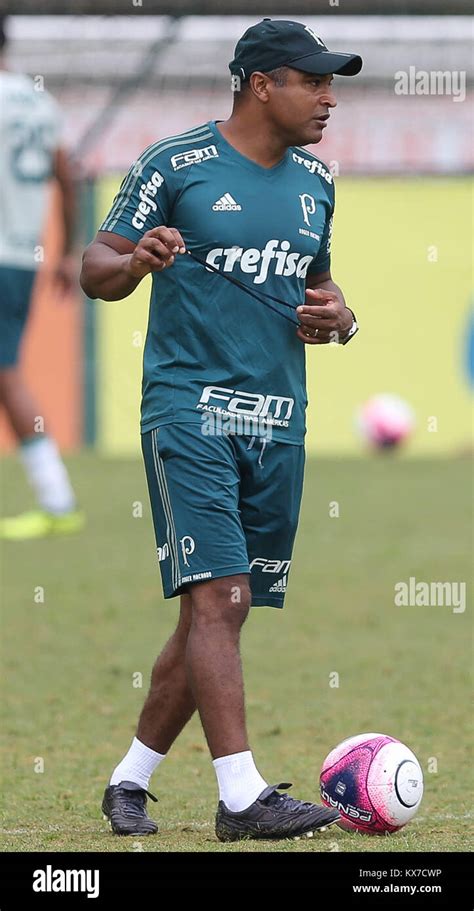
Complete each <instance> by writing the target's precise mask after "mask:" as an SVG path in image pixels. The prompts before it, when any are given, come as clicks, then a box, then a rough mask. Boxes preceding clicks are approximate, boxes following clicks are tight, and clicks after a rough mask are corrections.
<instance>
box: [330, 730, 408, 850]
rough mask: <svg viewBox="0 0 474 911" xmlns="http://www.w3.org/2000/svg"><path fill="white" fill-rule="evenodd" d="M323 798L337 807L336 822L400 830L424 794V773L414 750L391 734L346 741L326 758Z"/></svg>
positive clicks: (377, 831) (374, 831) (369, 831)
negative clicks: (337, 820) (338, 815)
mask: <svg viewBox="0 0 474 911" xmlns="http://www.w3.org/2000/svg"><path fill="white" fill-rule="evenodd" d="M320 788H321V798H322V801H323V803H324V804H325V805H326V806H327V807H333V808H335V809H338V810H339V812H340V814H341V819H340V821H339V822H338V825H339V826H340V827H341V828H342V829H346V830H348V831H353V830H355V831H358V832H364V833H365V834H366V835H386V834H390V833H391V832H397V831H398V829H401V828H402V827H403V826H405V825H406V824H407V822H409V821H410V819H413V817H414V815H415V813H416V812H417V810H418V807H419V806H420V803H421V798H422V797H423V772H422V771H421V767H420V764H419V762H418V760H417V758H416V756H415V755H414V753H412V752H411V750H409V749H408V747H406V746H405V745H404V744H403V743H400V741H399V740H395V738H394V737H389V736H388V735H387V734H358V735H357V736H356V737H349V738H348V739H347V740H343V741H342V743H340V744H339V745H338V746H337V747H335V749H334V750H332V751H331V752H330V753H329V755H328V756H327V757H326V759H325V760H324V762H323V766H322V769H321V775H320Z"/></svg>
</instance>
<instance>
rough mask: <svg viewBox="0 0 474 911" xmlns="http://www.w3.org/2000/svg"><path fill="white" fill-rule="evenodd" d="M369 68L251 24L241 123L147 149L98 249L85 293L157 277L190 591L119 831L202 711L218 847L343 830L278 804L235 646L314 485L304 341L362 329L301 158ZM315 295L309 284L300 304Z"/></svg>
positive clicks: (328, 205) (308, 39)
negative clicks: (335, 86)
mask: <svg viewBox="0 0 474 911" xmlns="http://www.w3.org/2000/svg"><path fill="white" fill-rule="evenodd" d="M361 65H362V62H361V60H360V57H358V56H357V55H351V54H333V53H331V52H329V51H328V50H327V48H326V47H325V45H324V44H323V42H322V41H321V39H320V38H318V37H317V36H316V35H314V33H313V32H312V31H311V30H310V29H307V28H305V27H304V26H303V25H301V24H299V23H294V22H285V21H281V20H280V21H275V22H273V21H270V20H264V21H263V22H262V23H259V24H258V25H257V26H255V27H253V28H251V29H249V30H248V31H247V32H246V33H245V35H244V36H243V37H242V39H241V40H240V41H239V43H238V45H237V47H236V53H235V59H234V61H233V62H232V64H231V71H232V73H233V74H235V76H236V77H238V78H239V79H240V80H241V82H242V88H243V90H242V91H241V92H238V93H236V96H235V104H234V111H233V114H232V116H231V118H230V119H229V120H228V121H226V122H225V123H220V124H218V123H216V122H215V121H211V122H209V123H207V124H204V125H202V126H200V127H196V128H195V129H192V130H189V131H188V132H187V133H185V134H182V135H181V136H177V137H170V138H168V139H165V140H162V141H161V142H158V143H155V144H154V145H153V146H150V148H149V149H147V150H146V151H145V152H144V153H143V155H141V156H140V158H139V160H138V161H137V162H136V163H135V164H134V165H133V166H132V168H131V169H130V172H129V173H128V175H127V176H126V178H125V179H124V181H123V183H122V186H121V189H120V192H119V194H118V196H117V197H116V199H115V201H114V204H113V206H112V209H111V211H110V212H109V214H108V216H107V218H106V219H105V221H104V222H103V224H102V226H101V230H100V231H99V234H98V237H97V239H96V241H95V242H94V243H93V244H92V245H91V246H90V247H89V248H88V249H87V250H86V252H85V255H84V264H83V271H82V277H81V282H82V285H83V288H84V290H85V291H86V293H87V294H88V295H89V296H90V297H101V298H103V299H106V300H120V299H121V298H123V297H126V296H127V295H128V294H130V293H131V292H132V291H133V289H134V288H135V287H136V286H137V285H138V283H139V282H140V281H141V279H142V278H143V277H144V276H145V275H147V274H148V273H150V272H152V273H153V289H152V299H151V309H150V322H149V328H148V335H147V342H146V348H145V358H144V384H143V400H142V442H143V452H144V458H145V466H146V472H147V479H148V485H149V492H150V498H151V504H152V511H153V518H154V523H155V532H156V539H157V546H158V558H159V561H160V568H161V572H162V578H163V586H164V592H165V597H173V596H175V595H176V594H180V595H181V611H180V619H179V623H178V626H177V629H176V631H175V633H174V635H173V636H172V637H171V639H170V640H169V642H168V643H167V645H166V647H165V649H164V650H163V652H162V654H161V655H160V656H159V658H158V660H157V662H156V664H155V667H154V669H153V674H152V681H151V688H150V692H149V695H148V698H147V701H146V703H145V706H144V708H143V711H142V714H141V717H140V721H139V725H138V730H137V737H136V738H134V741H133V743H132V746H131V748H130V750H129V752H128V753H127V755H126V756H125V758H124V759H123V760H122V762H121V763H120V764H119V765H118V766H117V768H116V769H115V770H114V772H113V774H112V778H111V781H110V785H109V787H108V788H107V789H106V792H105V795H104V801H103V810H104V813H105V814H106V816H107V817H108V818H109V819H110V821H111V824H112V828H113V830H114V831H115V832H116V833H118V834H123V835H127V834H150V833H153V832H155V831H156V829H157V826H156V824H155V823H154V822H153V821H152V820H151V819H150V818H149V817H148V816H147V815H146V810H145V806H146V795H147V794H148V783H149V779H150V776H151V774H152V772H153V770H154V769H155V768H156V767H157V765H158V764H159V763H160V762H161V761H162V760H163V759H164V758H165V755H166V753H167V752H168V750H169V748H170V746H171V745H172V743H173V742H174V740H175V738H176V737H177V736H178V734H179V733H180V731H181V730H182V728H183V727H184V725H185V724H186V723H187V721H188V720H189V718H190V717H191V716H192V714H193V713H194V711H195V709H196V708H197V709H198V711H199V714H200V718H201V721H202V725H203V728H204V732H205V735H206V738H207V742H208V745H209V748H210V751H211V754H212V757H213V764H214V768H215V771H216V774H217V778H218V784H219V794H220V802H219V808H218V814H217V821H216V831H217V835H218V837H219V838H220V839H221V840H224V841H226V840H236V839H239V838H244V837H255V838H258V837H267V838H279V837H287V836H290V835H301V834H305V833H306V834H309V833H312V832H313V831H314V830H317V829H321V828H324V827H325V826H327V825H329V824H332V823H334V822H335V821H337V819H338V813H337V811H333V810H327V809H324V808H322V807H319V806H316V805H314V804H310V803H304V802H302V801H297V800H294V799H292V798H290V797H289V796H288V795H286V794H283V795H279V794H278V793H277V790H278V788H282V787H288V785H268V784H267V782H266V781H265V779H264V778H263V777H262V776H261V775H260V773H259V771H258V770H257V768H256V766H255V763H254V760H253V756H252V752H251V751H250V749H249V744H248V738H247V732H246V724H245V708H244V693H243V681H242V669H241V664H240V655H239V637H240V629H241V626H242V624H243V622H244V621H245V619H246V616H247V614H248V611H249V608H250V605H251V604H253V605H259V606H264V605H268V606H274V607H282V606H283V602H284V596H285V591H286V584H287V575H288V571H289V567H290V563H291V555H292V548H293V541H294V536H295V533H296V527H297V521H298V512H299V505H300V497H301V490H302V481H303V464H304V448H303V439H304V433H305V420H304V412H305V407H306V390H305V366H304V345H303V344H302V343H303V342H308V343H310V344H325V343H327V342H329V341H331V340H332V339H338V340H339V341H341V342H342V343H345V342H346V341H348V339H349V338H350V337H351V336H352V335H353V334H354V333H355V331H356V328H357V327H356V323H355V319H354V316H353V314H352V312H351V311H350V310H349V309H348V308H347V307H346V306H345V302H344V297H343V295H342V292H341V291H340V289H339V288H338V287H337V285H335V284H334V283H333V281H332V279H331V273H330V268H329V264H330V255H329V246H330V237H331V226H332V215H333V210H334V188H333V181H332V176H331V174H330V173H329V171H328V169H327V168H326V166H325V165H323V164H322V163H321V162H319V161H318V159H316V158H315V157H314V156H312V155H311V154H310V153H306V152H305V151H304V149H301V148H299V147H300V146H301V145H303V146H304V145H307V144H309V143H315V142H319V141H320V139H321V137H322V135H323V130H324V128H325V125H326V122H327V118H328V116H329V111H330V110H331V108H333V107H334V106H335V104H336V101H335V98H334V94H333V90H332V87H331V82H332V73H334V72H336V73H340V74H341V75H354V74H356V73H357V72H359V70H360V68H361ZM168 225H173V226H176V227H168ZM186 250H189V252H190V253H191V254H192V256H185V255H184V254H185V252H186ZM178 253H179V254H182V255H181V256H178V257H177V254H178ZM196 258H197V259H198V260H199V262H198V263H197V262H196ZM171 266H172V267H173V268H169V267H171ZM216 272H217V273H218V275H216V274H215V273H216ZM160 273H162V274H160ZM226 277H227V278H233V279H234V280H235V281H237V282H238V286H237V287H236V286H235V284H232V283H230V282H229V281H227V280H226ZM305 287H309V288H313V289H315V290H309V291H308V292H307V298H308V301H309V303H308V302H307V303H306V304H304V300H305ZM244 289H247V291H248V290H250V291H251V293H252V295H254V296H255V295H257V301H255V297H254V298H253V299H251V298H249V297H248V295H247V291H246V290H244ZM265 295H271V297H272V300H273V301H274V300H275V298H278V299H279V301H280V304H281V305H280V306H277V307H276V308H275V307H274V309H277V311H278V312H277V313H275V314H274V313H271V312H269V310H268V309H267V307H266V306H265V299H264V298H265ZM267 302H268V301H267ZM303 305H304V306H303ZM273 306H274V305H273ZM288 308H289V309H288ZM291 310H293V315H292V316H290V315H289V314H291ZM296 313H297V314H298V318H299V323H300V325H299V326H298V325H297V323H298V320H297V319H296V316H295V314H296ZM281 317H283V318H281ZM215 415H219V417H225V418H226V419H229V420H230V419H231V418H234V419H235V420H234V429H233V430H232V432H231V433H222V431H221V430H220V429H219V427H217V426H215V427H214V432H212V421H209V420H208V421H207V423H205V422H204V420H203V418H204V419H210V418H212V417H213V416H215ZM243 417H245V418H246V419H247V422H248V423H247V426H248V424H249V422H250V423H251V421H252V419H253V425H252V426H253V430H252V435H251V436H250V435H246V433H245V432H243V433H242V431H240V432H239V425H238V419H239V418H243ZM205 427H206V431H205V430H204V428H205ZM247 433H248V431H247ZM249 576H250V577H249ZM150 796H152V795H150Z"/></svg>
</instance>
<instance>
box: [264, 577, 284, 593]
mask: <svg viewBox="0 0 474 911" xmlns="http://www.w3.org/2000/svg"><path fill="white" fill-rule="evenodd" d="M268 590H269V591H270V592H286V574H285V575H284V576H283V577H282V578H281V579H278V582H275V585H272V586H271V588H269V589H268Z"/></svg>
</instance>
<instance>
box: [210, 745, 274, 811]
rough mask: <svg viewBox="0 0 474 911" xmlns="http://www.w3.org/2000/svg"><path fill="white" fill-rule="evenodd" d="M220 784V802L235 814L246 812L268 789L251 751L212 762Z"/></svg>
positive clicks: (222, 757)
mask: <svg viewBox="0 0 474 911" xmlns="http://www.w3.org/2000/svg"><path fill="white" fill-rule="evenodd" d="M212 764H213V766H214V769H215V771H216V775H217V781H218V784H219V800H223V801H224V803H225V805H226V807H227V809H228V810H231V811H232V812H233V813H239V812H240V810H246V809H247V807H249V806H250V804H252V803H253V802H254V801H255V800H256V799H257V797H258V796H259V794H261V793H262V791H263V790H265V788H266V787H267V782H266V781H265V779H264V778H262V776H261V775H260V772H259V771H258V769H257V767H256V765H255V763H254V761H253V756H252V752H251V750H245V751H244V752H243V753H231V754H230V756H220V757H219V759H214V760H213V762H212Z"/></svg>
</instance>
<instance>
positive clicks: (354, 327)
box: [339, 307, 359, 345]
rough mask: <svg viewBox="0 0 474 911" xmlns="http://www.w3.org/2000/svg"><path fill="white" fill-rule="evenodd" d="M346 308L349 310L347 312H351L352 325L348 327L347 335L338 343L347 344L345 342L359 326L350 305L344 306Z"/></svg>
mask: <svg viewBox="0 0 474 911" xmlns="http://www.w3.org/2000/svg"><path fill="white" fill-rule="evenodd" d="M346 310H349V313H352V319H353V323H352V326H351V328H350V329H349V331H348V333H347V335H346V336H345V337H344V338H342V339H341V340H340V342H339V344H340V345H347V342H349V341H350V340H351V338H353V336H354V335H355V334H356V332H358V331H359V327H358V325H357V319H356V315H355V313H354V311H353V310H351V308H350V307H346Z"/></svg>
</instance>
